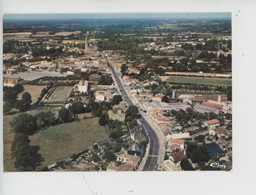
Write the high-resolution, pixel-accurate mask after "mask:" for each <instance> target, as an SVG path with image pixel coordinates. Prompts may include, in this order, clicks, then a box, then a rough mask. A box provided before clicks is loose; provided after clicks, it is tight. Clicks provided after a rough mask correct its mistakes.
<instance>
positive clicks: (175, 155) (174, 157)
mask: <svg viewBox="0 0 256 195" xmlns="http://www.w3.org/2000/svg"><path fill="white" fill-rule="evenodd" d="M186 158H187V155H186V154H185V151H184V150H183V151H179V152H172V153H171V155H170V156H169V159H170V162H171V163H172V164H173V165H174V166H176V167H180V163H181V161H182V160H183V159H186Z"/></svg>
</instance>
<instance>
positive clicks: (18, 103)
mask: <svg viewBox="0 0 256 195" xmlns="http://www.w3.org/2000/svg"><path fill="white" fill-rule="evenodd" d="M14 107H15V108H17V109H19V110H20V112H25V111H27V110H28V109H29V108H30V104H29V103H28V102H25V101H24V100H18V101H16V102H15V105H14Z"/></svg>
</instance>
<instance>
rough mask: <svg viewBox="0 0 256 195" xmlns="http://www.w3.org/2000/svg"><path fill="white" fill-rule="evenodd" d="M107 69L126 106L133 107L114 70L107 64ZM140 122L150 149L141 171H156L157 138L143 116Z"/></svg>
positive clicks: (158, 144)
mask: <svg viewBox="0 0 256 195" xmlns="http://www.w3.org/2000/svg"><path fill="white" fill-rule="evenodd" d="M109 67H110V68H111V70H112V73H113V75H114V77H115V80H116V82H117V87H118V88H119V90H120V92H121V94H122V96H123V99H124V100H125V101H126V102H127V103H128V105H129V106H130V105H134V103H133V102H132V101H131V99H130V97H129V96H128V95H127V92H126V90H125V88H124V86H123V84H122V82H121V81H120V78H119V76H118V75H117V73H116V71H115V69H114V68H113V66H112V65H111V64H110V63H109ZM141 122H142V124H143V126H144V128H145V129H146V131H147V134H148V139H149V142H150V147H149V155H148V158H147V161H146V163H145V166H144V169H143V171H154V170H156V169H157V166H158V158H159V157H160V156H159V152H160V151H159V149H160V143H159V140H158V137H157V135H156V133H155V131H154V129H153V128H152V127H151V126H150V124H149V123H148V122H147V121H146V119H145V118H144V116H143V115H142V118H141Z"/></svg>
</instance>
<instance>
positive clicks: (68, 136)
mask: <svg viewBox="0 0 256 195" xmlns="http://www.w3.org/2000/svg"><path fill="white" fill-rule="evenodd" d="M107 137H108V136H107V132H106V128H105V127H102V126H99V124H98V118H91V119H83V120H81V121H79V122H76V121H75V122H72V123H65V124H60V125H57V126H53V127H49V128H48V129H45V130H41V131H39V132H38V133H36V134H34V135H33V136H31V137H30V139H31V145H39V146H40V150H39V153H40V154H41V155H42V156H43V157H44V160H45V161H44V162H43V163H42V166H48V165H50V164H53V163H55V162H57V161H60V160H64V159H67V158H69V157H70V156H71V155H72V154H75V153H79V152H81V151H83V150H85V149H87V148H88V147H91V146H93V144H94V143H95V142H97V141H98V140H101V139H105V138H107Z"/></svg>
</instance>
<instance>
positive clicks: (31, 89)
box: [18, 85, 47, 104]
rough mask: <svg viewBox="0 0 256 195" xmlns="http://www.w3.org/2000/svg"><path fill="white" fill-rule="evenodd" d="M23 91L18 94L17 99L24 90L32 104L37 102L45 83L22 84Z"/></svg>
mask: <svg viewBox="0 0 256 195" xmlns="http://www.w3.org/2000/svg"><path fill="white" fill-rule="evenodd" d="M23 87H24V91H23V92H22V93H19V94H18V100H20V99H21V98H22V94H23V93H25V92H28V93H30V95H31V97H32V104H33V103H35V102H37V100H38V98H39V97H40V94H41V92H42V90H43V88H46V87H47V85H24V86H23Z"/></svg>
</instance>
